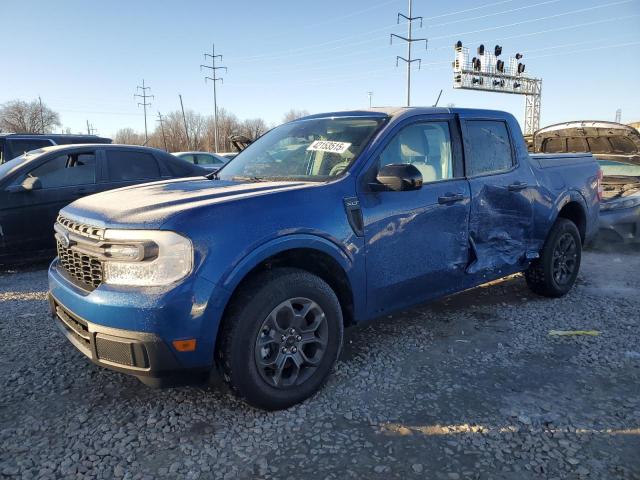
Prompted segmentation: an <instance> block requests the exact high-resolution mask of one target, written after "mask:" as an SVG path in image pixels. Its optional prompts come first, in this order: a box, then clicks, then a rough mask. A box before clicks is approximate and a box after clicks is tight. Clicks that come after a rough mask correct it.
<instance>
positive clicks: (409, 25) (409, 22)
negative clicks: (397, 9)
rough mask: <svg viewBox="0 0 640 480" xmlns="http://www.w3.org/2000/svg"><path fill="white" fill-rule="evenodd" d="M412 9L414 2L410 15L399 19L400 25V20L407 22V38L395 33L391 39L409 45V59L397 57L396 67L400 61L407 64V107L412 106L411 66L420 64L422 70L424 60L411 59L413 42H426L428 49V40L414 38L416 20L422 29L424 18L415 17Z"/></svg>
mask: <svg viewBox="0 0 640 480" xmlns="http://www.w3.org/2000/svg"><path fill="white" fill-rule="evenodd" d="M412 7H413V1H412V0H409V15H408V16H407V15H405V14H404V13H398V17H397V22H398V23H400V18H404V19H405V20H406V21H407V36H406V37H403V36H402V35H396V34H395V33H392V34H391V36H390V37H389V39H390V41H391V43H393V37H396V38H399V39H400V40H402V41H404V42H406V43H407V58H404V57H401V56H400V55H398V56H396V67H397V66H398V61H400V60H402V61H403V62H405V63H406V64H407V107H408V106H410V105H411V64H412V63H413V62H418V68H420V63H421V62H422V59H420V58H411V46H412V45H413V42H424V46H425V50H426V48H427V39H426V38H413V37H412V28H413V22H414V20H420V27H422V17H413V16H412V15H413V14H412Z"/></svg>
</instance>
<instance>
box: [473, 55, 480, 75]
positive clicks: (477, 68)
mask: <svg viewBox="0 0 640 480" xmlns="http://www.w3.org/2000/svg"><path fill="white" fill-rule="evenodd" d="M471 66H472V67H473V69H474V70H475V71H477V72H479V71H480V67H481V66H482V65H481V63H480V59H479V58H478V57H473V59H471Z"/></svg>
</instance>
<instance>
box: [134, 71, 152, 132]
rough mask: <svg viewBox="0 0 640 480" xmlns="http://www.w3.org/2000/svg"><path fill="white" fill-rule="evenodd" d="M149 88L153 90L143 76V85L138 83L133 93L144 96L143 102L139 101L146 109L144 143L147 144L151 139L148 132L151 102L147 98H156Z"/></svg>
mask: <svg viewBox="0 0 640 480" xmlns="http://www.w3.org/2000/svg"><path fill="white" fill-rule="evenodd" d="M147 90H151V87H146V86H145V85H144V78H143V79H142V86H140V85H138V86H137V87H136V93H134V94H133V96H134V97H140V98H142V103H140V102H138V106H140V105H142V108H143V109H144V143H145V145H146V143H147V142H148V141H149V135H148V134H147V107H149V106H151V103H150V102H149V103H147V98H155V97H154V96H153V95H149V94H147ZM138 91H141V92H142V93H141V94H139V93H137V92H138Z"/></svg>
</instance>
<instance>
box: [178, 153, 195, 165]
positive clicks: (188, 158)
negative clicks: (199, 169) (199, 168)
mask: <svg viewBox="0 0 640 480" xmlns="http://www.w3.org/2000/svg"><path fill="white" fill-rule="evenodd" d="M180 158H181V159H182V160H185V161H187V162H189V163H196V156H195V155H191V154H189V155H180Z"/></svg>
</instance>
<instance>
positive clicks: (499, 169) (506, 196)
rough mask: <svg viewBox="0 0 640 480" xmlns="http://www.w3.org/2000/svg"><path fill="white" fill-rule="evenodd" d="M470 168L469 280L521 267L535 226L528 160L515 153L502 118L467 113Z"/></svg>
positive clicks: (465, 131) (465, 128)
mask: <svg viewBox="0 0 640 480" xmlns="http://www.w3.org/2000/svg"><path fill="white" fill-rule="evenodd" d="M462 128H463V138H464V149H465V173H466V176H467V178H468V180H469V186H470V188H471V211H470V217H469V242H470V248H471V255H472V258H471V262H470V264H469V266H468V267H467V273H468V274H469V275H468V277H467V278H468V281H469V284H475V283H478V281H482V280H490V279H492V278H498V277H501V276H504V275H507V274H509V273H513V272H514V271H517V270H519V266H520V265H521V264H522V262H524V260H525V258H526V255H527V248H528V244H529V242H530V239H531V234H532V227H533V206H532V205H533V202H532V197H531V195H532V193H531V192H532V191H533V190H532V189H530V188H529V187H531V186H534V185H533V184H531V185H529V183H533V180H532V179H531V175H532V174H531V172H530V171H529V170H528V168H529V167H528V165H523V164H520V163H519V162H518V161H517V158H516V155H515V149H514V145H513V141H512V138H513V137H512V135H511V133H512V132H510V129H509V125H508V124H507V122H506V121H504V120H502V119H493V118H488V119H463V120H462Z"/></svg>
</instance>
